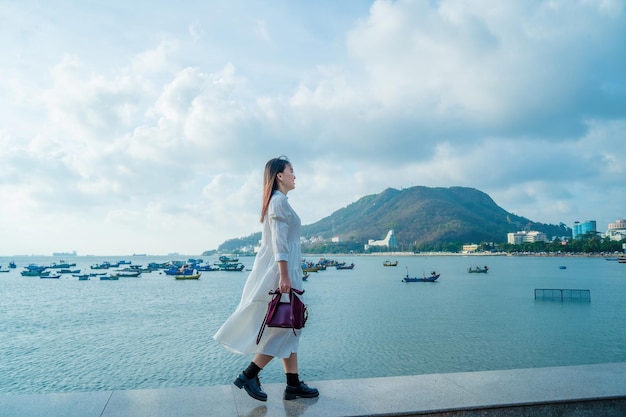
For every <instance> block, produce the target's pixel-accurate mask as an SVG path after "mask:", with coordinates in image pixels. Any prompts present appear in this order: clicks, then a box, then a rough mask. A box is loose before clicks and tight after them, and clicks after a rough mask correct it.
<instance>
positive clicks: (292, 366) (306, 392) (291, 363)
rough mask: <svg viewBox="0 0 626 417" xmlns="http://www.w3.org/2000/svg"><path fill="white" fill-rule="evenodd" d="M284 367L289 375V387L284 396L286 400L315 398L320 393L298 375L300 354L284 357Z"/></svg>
mask: <svg viewBox="0 0 626 417" xmlns="http://www.w3.org/2000/svg"><path fill="white" fill-rule="evenodd" d="M283 368H284V369H285V376H286V377H287V387H286V388H285V394H284V396H283V398H284V399H285V400H295V399H296V398H298V397H300V398H314V397H317V396H318V395H320V393H319V391H318V390H317V389H315V388H310V387H309V386H308V385H307V384H305V383H304V382H302V381H300V376H299V375H298V354H297V353H295V352H294V353H292V354H291V355H290V356H289V357H288V358H285V359H283Z"/></svg>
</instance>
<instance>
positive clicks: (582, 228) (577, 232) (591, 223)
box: [572, 220, 597, 239]
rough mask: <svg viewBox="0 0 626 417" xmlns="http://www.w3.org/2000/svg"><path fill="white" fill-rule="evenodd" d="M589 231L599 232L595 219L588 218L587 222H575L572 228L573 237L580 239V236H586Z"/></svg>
mask: <svg viewBox="0 0 626 417" xmlns="http://www.w3.org/2000/svg"><path fill="white" fill-rule="evenodd" d="M587 233H593V234H595V233H597V230H596V221H595V220H587V221H586V222H582V223H581V222H574V227H573V229H572V238H573V239H578V238H579V237H581V236H584V235H586V234H587Z"/></svg>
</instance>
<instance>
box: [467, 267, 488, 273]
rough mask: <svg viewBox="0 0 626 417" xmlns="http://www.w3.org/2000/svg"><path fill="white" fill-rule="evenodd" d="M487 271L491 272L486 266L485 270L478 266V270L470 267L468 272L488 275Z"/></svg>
mask: <svg viewBox="0 0 626 417" xmlns="http://www.w3.org/2000/svg"><path fill="white" fill-rule="evenodd" d="M487 271H489V267H488V266H487V265H485V267H484V268H481V267H480V266H477V267H476V268H472V267H471V266H470V267H469V268H467V272H469V273H470V274H486V273H487Z"/></svg>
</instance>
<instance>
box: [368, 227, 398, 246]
mask: <svg viewBox="0 0 626 417" xmlns="http://www.w3.org/2000/svg"><path fill="white" fill-rule="evenodd" d="M372 246H377V247H387V248H396V247H398V243H397V242H396V237H395V236H394V235H393V230H390V231H389V232H387V236H385V238H384V239H383V240H373V239H370V240H368V241H367V244H365V250H368V249H369V248H370V247H372Z"/></svg>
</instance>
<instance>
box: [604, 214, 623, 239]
mask: <svg viewBox="0 0 626 417" xmlns="http://www.w3.org/2000/svg"><path fill="white" fill-rule="evenodd" d="M605 236H608V237H609V238H610V239H611V240H615V241H620V240H622V239H626V220H623V219H617V220H616V221H615V223H609V230H607V231H606V235H605Z"/></svg>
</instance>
